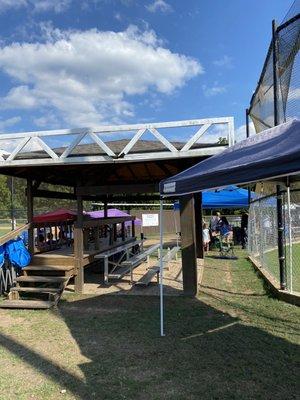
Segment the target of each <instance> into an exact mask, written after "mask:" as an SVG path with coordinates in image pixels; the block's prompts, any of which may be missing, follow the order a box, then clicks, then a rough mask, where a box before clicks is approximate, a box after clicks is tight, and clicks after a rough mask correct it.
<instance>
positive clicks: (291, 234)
mask: <svg viewBox="0 0 300 400" xmlns="http://www.w3.org/2000/svg"><path fill="white" fill-rule="evenodd" d="M287 211H288V220H289V264H290V265H289V274H290V279H289V281H290V285H289V291H290V292H292V291H293V233H292V216H291V189H290V185H288V187H287Z"/></svg>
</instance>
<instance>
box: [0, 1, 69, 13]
mask: <svg viewBox="0 0 300 400" xmlns="http://www.w3.org/2000/svg"><path fill="white" fill-rule="evenodd" d="M71 1H72V0H0V12H5V11H7V10H8V9H10V8H13V9H18V8H23V7H26V8H30V9H31V10H33V11H36V12H47V11H54V12H55V13H61V12H64V11H65V10H66V9H67V8H68V7H69V6H70V4H71Z"/></svg>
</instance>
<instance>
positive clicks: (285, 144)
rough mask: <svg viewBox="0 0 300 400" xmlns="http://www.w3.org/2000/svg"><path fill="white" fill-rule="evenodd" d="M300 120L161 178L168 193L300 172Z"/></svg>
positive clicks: (197, 189)
mask: <svg viewBox="0 0 300 400" xmlns="http://www.w3.org/2000/svg"><path fill="white" fill-rule="evenodd" d="M299 138H300V120H293V121H291V122H287V123H284V124H281V125H278V126H276V127H274V128H271V129H267V130H265V131H264V132H262V133H260V134H259V135H255V136H251V137H250V138H248V139H245V140H243V141H242V142H240V143H237V144H235V145H234V146H232V147H229V148H228V149H226V150H224V151H222V153H219V154H217V155H215V156H213V157H210V158H208V159H206V160H204V161H202V162H200V163H199V164H196V165H194V166H193V167H191V168H189V169H187V170H185V171H183V172H181V173H179V174H177V175H175V176H173V177H170V178H168V179H165V180H164V181H162V182H160V185H159V191H160V193H161V195H163V196H164V197H167V196H173V197H177V196H182V195H185V194H192V193H197V192H200V191H203V190H208V189H214V188H219V187H224V186H225V185H238V184H246V183H251V182H257V181H260V180H265V179H272V178H273V179H274V178H278V177H284V176H287V175H293V174H299V173H300V139H299Z"/></svg>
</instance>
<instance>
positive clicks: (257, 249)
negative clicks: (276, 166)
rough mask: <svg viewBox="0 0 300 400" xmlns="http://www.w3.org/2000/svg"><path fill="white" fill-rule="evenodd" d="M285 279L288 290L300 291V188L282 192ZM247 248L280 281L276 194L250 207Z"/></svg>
mask: <svg viewBox="0 0 300 400" xmlns="http://www.w3.org/2000/svg"><path fill="white" fill-rule="evenodd" d="M282 198H283V221H284V231H283V232H284V252H285V265H284V267H285V271H284V272H285V280H286V284H287V290H288V291H289V292H300V190H289V189H286V190H284V191H283V192H282ZM248 251H249V254H250V255H251V257H252V258H254V259H255V260H256V261H257V262H258V263H260V265H261V266H262V268H264V270H265V271H266V272H267V273H268V274H269V275H271V277H272V278H273V280H275V281H276V282H277V284H278V285H279V283H280V269H279V258H278V226H277V197H276V194H273V195H269V196H265V197H261V198H259V199H256V200H254V201H253V202H252V203H251V204H250V208H249V224H248Z"/></svg>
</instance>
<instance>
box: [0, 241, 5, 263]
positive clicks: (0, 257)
mask: <svg viewBox="0 0 300 400" xmlns="http://www.w3.org/2000/svg"><path fill="white" fill-rule="evenodd" d="M4 261H5V247H4V246H3V245H2V246H0V268H1V267H2V266H3V264H4Z"/></svg>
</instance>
